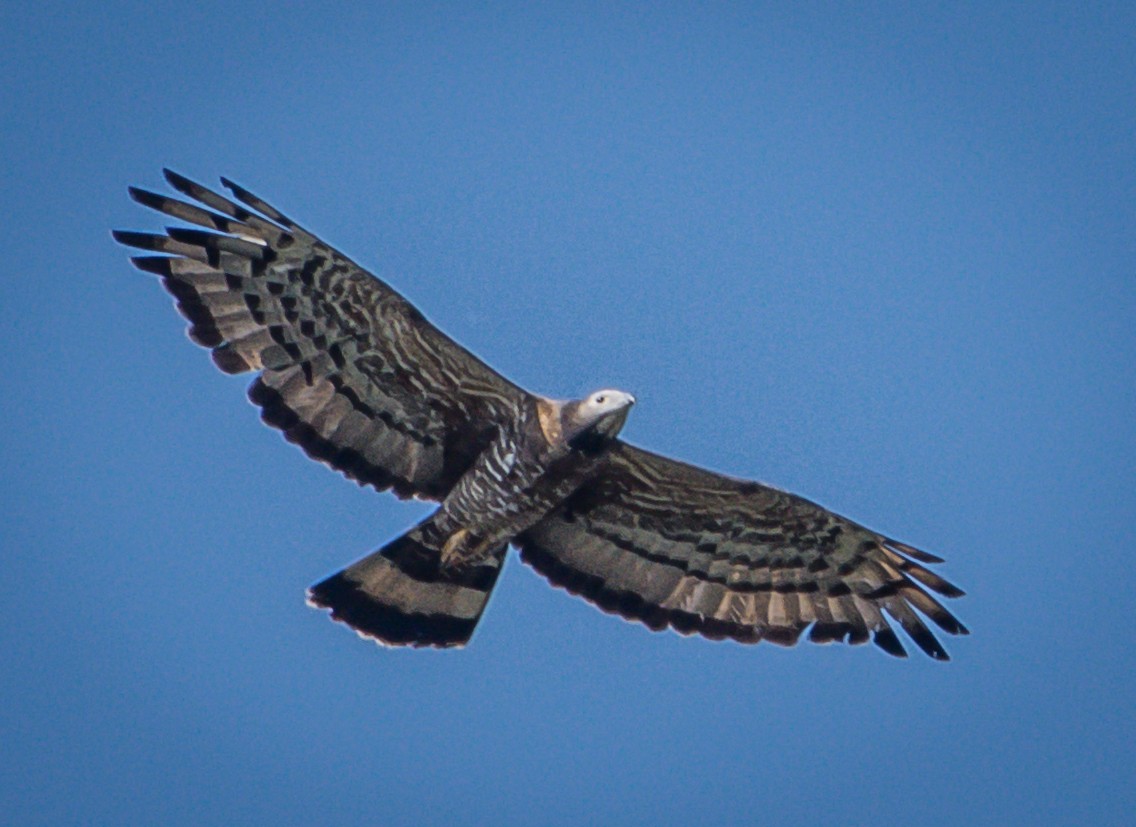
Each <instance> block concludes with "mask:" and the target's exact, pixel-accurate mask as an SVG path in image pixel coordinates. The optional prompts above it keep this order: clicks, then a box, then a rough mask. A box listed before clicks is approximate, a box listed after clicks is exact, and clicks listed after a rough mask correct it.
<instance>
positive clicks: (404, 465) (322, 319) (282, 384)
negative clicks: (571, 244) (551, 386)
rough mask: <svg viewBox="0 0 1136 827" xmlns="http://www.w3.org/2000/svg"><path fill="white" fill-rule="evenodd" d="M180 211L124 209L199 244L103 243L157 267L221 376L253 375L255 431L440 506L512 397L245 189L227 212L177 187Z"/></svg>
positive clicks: (158, 199) (145, 196)
mask: <svg viewBox="0 0 1136 827" xmlns="http://www.w3.org/2000/svg"><path fill="white" fill-rule="evenodd" d="M166 180H167V181H169V183H170V185H171V186H173V187H174V189H176V190H178V191H179V192H181V193H183V194H184V195H187V196H189V198H190V199H192V201H194V202H196V203H190V202H186V201H181V200H178V199H176V198H170V197H167V196H165V195H159V194H157V193H152V192H147V191H145V190H140V189H134V188H131V190H130V193H131V195H132V196H133V197H134V199H135V200H136V201H138V202H139V203H141V204H144V205H145V206H148V207H152V208H153V209H155V210H158V211H159V212H162V213H165V214H166V215H169V216H172V217H174V218H178V219H181V220H182V221H186V222H188V223H190V224H196V225H198V226H199V227H204V228H206V229H205V230H199V229H187V228H179V227H170V228H167V231H166V233H165V234H151V233H136V232H116V233H115V234H114V236H115V238H116V239H117V240H118V241H120V242H122V243H123V244H127V245H130V246H132V247H139V248H141V249H143V250H147V251H150V252H153V253H158V254H159V255H146V256H138V257H136V258H134V259H133V261H134V263H135V265H137V266H138V267H139V268H141V269H142V270H146V271H148V272H151V273H154V274H156V275H158V276H160V277H161V279H162V283H163V284H164V285H165V287H166V289H167V290H168V291H169V292H170V293H171V294H173V296H174V298H175V299H177V307H178V310H179V311H180V312H181V314H182V315H183V316H185V317H186V318H187V319H188V320H189V322H190V327H189V336H190V338H191V339H193V341H195V342H197V343H198V344H200V345H202V346H204V347H208V348H211V349H212V351H213V361H214V362H216V363H217V366H218V367H219V368H221V370H223V371H225V372H226V373H243V372H246V371H256V372H258V373H259V377H258V378H257V380H256V381H255V382H254V383H253V384H252V386H251V387H250V388H249V396H250V398H251V399H252V401H253V402H255V403H256V404H257V405H259V406H261V408H262V409H263V411H262V417H263V418H264V420H265V422H267V423H268V424H270V425H272V426H274V427H277V428H279V429H280V430H282V431H283V432H284V435H285V436H286V437H287V438H288V439H289V440H290V441H292V442H295V443H297V444H298V445H300V447H302V448H303V449H304V451H305V452H306V453H307V454H308V455H309V456H311V457H312V458H314V459H317V460H320V461H321V462H324V463H326V464H327V465H330V466H331V467H332V468H335V469H336V470H338V471H341V472H343V473H344V474H346V475H347V476H348V477H350V478H352V479H354V480H357V481H359V482H360V483H361V484H370V485H373V486H374V487H375V488H377V489H380V490H382V489H386V488H393V489H394V491H395V493H397V494H399V495H400V496H404V497H405V496H411V495H414V496H419V497H424V498H430V499H441V498H443V497H444V496H445V494H446V492H447V491H449V489H450V488H451V487H452V486H453V484H454V483H455V482H456V481H457V479H458V478H459V477H460V476H461V475H462V473H464V472H465V470H466V469H467V468H468V467H469V466H470V464H472V462H473V460H474V458H475V457H476V456H477V455H478V454H479V453H481V451H482V450H483V449H484V448H485V446H486V445H487V444H488V443H489V442H490V441H491V440H492V437H493V434H494V432H495V429H496V428H497V426H498V424H499V423H501V422H504V421H507V420H509V419H511V418H512V417H513V416H514V415H515V412H516V410H517V408H518V406H520V405H521V404H523V402H524V400H525V399H526V394H525V392H524V391H523V390H522V389H520V388H519V387H517V386H516V385H514V384H513V383H511V382H509V381H508V380H506V379H505V378H503V377H502V376H500V375H499V374H498V373H497V372H496V371H494V370H492V369H491V368H489V367H488V366H487V365H485V364H484V363H483V362H481V361H480V360H479V359H477V358H476V357H475V356H474V355H473V354H471V353H470V352H469V351H467V350H465V349H464V348H462V347H461V346H460V345H458V344H457V343H455V342H454V341H452V340H451V339H449V338H448V337H447V336H446V335H444V334H443V333H442V332H441V331H439V330H438V329H437V328H436V327H434V326H433V325H432V324H430V322H428V321H427V320H426V319H425V318H424V317H423V316H422V314H421V313H420V312H418V310H417V309H416V308H415V307H414V306H413V305H411V304H410V303H409V302H408V301H406V299H404V298H403V297H402V296H400V295H399V294H398V293H396V292H395V291H394V290H392V289H391V288H390V287H389V286H387V285H386V284H384V283H383V282H382V281H380V280H379V279H377V278H375V276H373V275H371V274H370V273H368V272H367V271H366V270H364V269H363V268H361V267H360V266H359V265H357V264H355V262H353V261H351V260H350V259H349V258H347V257H346V256H344V255H343V254H342V253H340V252H339V251H338V250H335V249H334V248H332V247H331V246H329V245H328V244H326V243H324V242H323V241H321V240H320V239H319V238H317V237H316V236H314V235H312V234H311V233H310V232H308V231H307V230H305V229H304V228H303V227H300V226H299V225H298V224H296V223H295V222H294V221H292V220H291V219H289V218H288V217H286V216H284V215H283V214H281V213H280V212H279V211H278V210H276V209H275V208H273V207H271V206H269V205H268V204H266V203H265V202H264V201H262V200H260V199H259V198H257V197H256V196H254V195H252V194H251V193H250V192H248V191H247V190H245V189H242V188H241V187H238V186H236V185H235V184H232V183H231V182H229V181H226V180H225V179H222V181H223V182H224V184H225V185H226V186H227V187H228V188H229V189H230V190H231V191H232V193H233V196H234V197H235V198H236V201H239V202H240V203H236V202H235V201H233V200H230V199H229V198H226V197H224V196H222V195H219V194H217V193H215V192H213V191H212V190H209V189H206V188H205V187H203V186H201V185H200V184H196V183H194V182H193V181H190V180H188V179H186V178H184V177H182V176H180V175H177V174H176V173H173V172H170V171H168V170H167V171H166Z"/></svg>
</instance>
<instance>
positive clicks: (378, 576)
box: [114, 171, 966, 660]
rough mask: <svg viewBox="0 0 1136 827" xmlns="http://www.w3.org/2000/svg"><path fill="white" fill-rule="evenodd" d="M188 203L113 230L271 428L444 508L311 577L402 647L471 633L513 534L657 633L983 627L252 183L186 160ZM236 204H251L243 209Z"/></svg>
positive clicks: (892, 637) (900, 562)
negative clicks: (421, 305) (626, 431)
mask: <svg viewBox="0 0 1136 827" xmlns="http://www.w3.org/2000/svg"><path fill="white" fill-rule="evenodd" d="M166 179H167V180H168V181H169V183H170V184H171V185H172V186H173V187H174V189H176V190H178V191H179V192H181V193H182V194H184V195H186V196H188V197H189V198H190V199H192V200H193V201H195V202H197V203H189V202H185V201H180V200H177V199H174V198H169V197H166V196H163V195H158V194H155V193H151V192H147V191H144V190H138V189H133V188H132V189H131V190H130V192H131V195H132V196H133V197H134V199H135V200H137V201H138V202H140V203H142V204H144V205H146V206H148V207H151V208H153V209H155V210H157V211H159V212H162V213H165V214H166V215H169V216H172V217H174V218H178V219H181V220H183V221H186V222H188V223H190V224H194V225H197V226H198V227H203V228H205V229H204V230H201V229H184V228H169V229H168V230H167V232H166V234H164V235H154V234H148V233H136V232H116V233H115V234H114V235H115V238H116V239H117V240H118V241H120V242H122V243H123V244H127V245H130V246H132V247H137V248H141V249H143V250H147V251H150V252H151V253H156V254H157V255H145V256H139V257H136V258H134V259H133V261H134V263H135V264H136V265H137V266H138V267H139V268H141V269H143V270H146V271H148V272H151V273H154V274H156V275H158V276H160V277H161V279H162V283H163V285H164V286H165V287H166V289H167V290H168V291H169V292H170V293H171V294H172V295H173V296H174V297H175V298H176V299H177V307H178V310H179V311H180V312H181V314H182V315H183V316H185V317H186V319H188V320H189V323H190V327H189V335H190V338H191V339H193V341H195V342H197V343H198V344H200V345H202V346H204V347H207V348H210V349H211V350H212V352H213V359H214V361H215V362H216V364H217V366H218V367H219V368H221V370H223V371H225V372H226V373H242V372H248V371H254V372H257V373H258V374H259V375H258V377H257V378H256V380H255V381H254V382H253V384H252V386H251V387H250V389H249V396H250V398H251V399H252V401H253V402H255V403H256V404H257V405H259V406H260V407H261V409H262V417H263V419H264V421H265V422H267V423H268V424H269V425H272V426H274V427H276V428H279V429H280V430H281V431H283V432H284V435H285V437H286V438H287V439H288V440H289V441H291V442H294V443H296V444H297V445H299V446H300V447H301V448H302V449H303V450H304V451H305V452H306V453H307V454H308V455H309V456H311V457H312V458H313V459H317V460H319V461H321V462H323V463H325V464H326V465H329V466H330V467H332V468H334V469H336V470H338V471H341V472H342V473H344V474H345V475H347V476H348V477H349V478H351V479H354V480H356V481H357V482H359V483H360V484H366V485H371V486H373V487H374V488H376V489H377V490H385V489H392V490H393V491H394V492H395V493H396V494H398V495H399V496H401V497H408V496H414V497H419V498H422V499H429V500H436V501H439V502H440V503H441V505H440V506H439V508H438V510H437V511H436V512H435V513H434V514H432V515H431V516H430V517H429V518H427V519H426V520H424V521H423V522H422V523H420V524H419V525H417V526H415V527H414V528H413V529H411V530H410V531H409V532H407V533H406V534H405V535H403V536H402V537H399V538H397V539H395V540H394V541H392V542H390V543H388V544H387V545H386V546H384V547H383V548H381V549H379V550H378V551H376V552H374V553H372V554H370V555H368V556H367V557H364V558H363V559H361V560H359V561H358V562H356V563H354V564H353V565H351V566H349V567H347V568H346V569H344V570H343V571H341V572H339V573H337V574H335V575H333V576H332V577H329V578H328V579H326V580H324V581H323V582H321V583H318V584H316V585H315V586H313V587H312V588H311V589H310V590H309V601H310V602H311V603H312V604H313V605H315V606H319V607H324V608H328V609H330V610H331V614H332V617H333V618H335V619H337V620H341V621H343V622H345V623H347V624H348V625H350V626H352V627H353V628H355V629H356V630H357V631H359V632H360V633H361V634H363V635H366V636H368V637H372V638H374V639H376V640H378V641H380V642H383V643H387V644H392V645H413V646H460V645H462V644H464V643H465V642H466V641H467V640H468V639H469V637H470V635H471V634H472V633H473V630H474V628H475V627H476V625H477V622H478V620H479V619H480V617H481V614H482V611H483V610H484V608H485V604H486V601H487V600H488V597H489V594H490V592H491V591H492V589H493V587H494V585H495V584H496V581H497V576H498V575H499V573H500V570H501V566H502V564H503V562H504V559H505V555H506V552H507V550H508V546H509V545H510V544H512V545H515V546H517V547H518V548H520V550H521V559H522V560H524V561H525V562H527V563H529V564H531V565H532V566H533V567H534V568H536V569H537V570H538V571H539V572H541V573H542V574H543V575H545V576H546V577H547V578H548V579H549V580H550V581H552V582H553V583H554V584H556V585H559V586H563V587H564V588H566V589H568V590H569V591H571V592H573V593H576V594H579V595H581V596H583V597H585V598H587V599H588V600H590V601H592V602H593V603H595V604H597V605H598V606H600V607H601V608H603V609H604V610H606V611H610V612H615V613H617V614H620V615H622V616H623V617H625V618H628V619H631V620H637V621H641V622H642V623H644V624H646V625H647V626H649V627H650V628H652V629H663V628H667V627H671V628H674V629H676V630H678V631H679V632H682V633H687V634H689V633H694V632H697V633H699V634H702V635H705V636H706V637H710V638H732V639H734V640H738V641H742V642H747V643H756V642H758V641H761V640H769V641H772V642H774V643H779V644H783V645H792V644H793V643H795V642H796V641H797V640H798V638H799V637H800V636H801V634H802V633H803V632H805V630H808V637H809V638H810V639H811V640H814V641H817V642H829V641H837V640H842V641H847V642H849V643H863V642H865V641H867V640H869V639H871V640H873V641H874V642H875V643H876V644H877V645H878V646H879V647H880V648H882V649H883V650H884V651H886V652H888V653H890V654H892V655H897V656H903V655H904V654H905V652H904V649H903V646H902V644H901V643H900V640H899V638H898V636H897V635H896V634H895V632H894V631H893V630H892V628H891V625H890V623H889V620H888V618H889V617H890V618H891V619H892V620H894V621H895V622H897V623H898V624H899V625H900V627H901V628H902V629H903V630H904V631H905V632H906V633H907V635H908V636H909V637H910V638H911V639H912V640H913V641H914V642H915V644H916V645H917V646H918V647H919V648H921V649H922V650H923V651H924V652H926V653H927V654H929V655H931V656H932V657H934V658H937V659H940V660H946V659H947V653H946V651H945V650H944V649H943V647H942V646H941V644H940V643H939V641H938V640H937V639H936V638H935V636H934V635H933V634H932V633H931V632H930V630H929V629H928V628H927V627H926V625H925V624H924V623H923V621H922V620H921V619H920V615H923V616H925V617H927V618H930V619H931V620H932V621H933V622H934V623H935V624H936V625H937V626H939V628H941V629H943V630H944V631H946V632H948V633H950V634H966V629H965V627H963V625H962V624H961V623H959V621H958V620H957V619H955V617H954V616H953V615H952V614H951V613H950V612H949V611H947V610H946V609H945V608H944V607H943V606H942V605H941V604H940V603H939V602H938V601H937V600H936V599H935V598H934V597H932V596H931V592H938V593H939V594H942V595H946V596H948V597H957V596H959V595H961V594H962V592H961V591H960V590H959V589H957V588H956V587H955V586H953V585H951V584H950V583H948V582H947V581H945V580H943V579H942V578H941V577H939V576H938V575H936V574H934V573H933V572H931V571H930V569H928V568H927V566H926V565H924V564H931V563H938V562H941V561H940V560H939V559H938V558H937V557H934V556H932V555H930V554H927V553H925V552H921V551H918V550H917V549H914V548H912V547H910V546H908V545H905V544H903V543H900V542H897V541H895V540H892V539H890V538H888V537H885V536H883V535H880V534H877V533H875V532H873V531H870V530H869V529H866V528H864V527H863V526H860V525H857V524H856V523H853V522H852V521H850V520H847V519H845V518H843V517H840V516H838V515H836V514H834V513H832V512H830V511H828V510H826V509H824V508H822V507H820V506H818V505H816V504H814V503H811V502H809V501H808V500H805V499H802V498H800V497H797V496H794V495H792V494H788V493H786V492H783V491H779V490H777V489H774V488H771V487H768V486H765V485H761V484H759V483H755V482H746V481H743V480H736V479H732V478H729V477H725V476H722V475H719V474H714V473H711V472H709V471H705V470H703V469H700V468H696V467H694V466H690V465H686V464H684V463H680V462H676V461H674V460H670V459H666V458H664V457H660V456H657V455H655V454H652V453H648V452H646V451H643V450H640V449H638V448H635V447H632V446H630V445H628V444H627V443H624V442H622V441H620V440H619V439H618V438H617V434H618V432H619V430H620V428H621V427H622V426H623V423H624V421H625V419H626V417H627V413H628V411H629V409H630V407H631V405H632V404H633V403H634V399H633V398H632V397H630V396H629V395H628V394H625V393H622V392H620V391H599V392H597V393H595V394H592V395H591V396H589V397H587V398H586V399H583V400H577V401H573V402H557V401H554V400H550V399H545V398H543V397H539V396H536V395H533V394H530V393H528V392H526V391H524V390H522V389H521V388H519V387H517V386H516V385H514V384H512V383H511V382H509V381H508V380H506V379H504V378H503V377H502V376H500V375H499V374H498V373H496V372H495V371H493V370H492V369H491V368H489V367H488V366H486V365H485V364H484V363H482V362H481V361H480V360H478V359H477V358H476V357H474V356H473V355H472V354H471V353H469V352H468V351H466V350H465V349H463V348H462V347H460V346H459V345H457V344H456V343H454V342H453V341H452V340H450V339H449V338H448V337H446V336H445V335H444V334H442V333H441V332H440V331H439V330H438V329H437V328H435V327H434V326H433V325H431V324H430V323H429V322H428V321H426V319H425V318H424V317H423V316H422V314H421V313H419V312H418V311H417V310H416V309H415V308H414V307H413V306H411V305H410V304H409V303H408V302H407V301H406V300H405V299H403V298H402V297H401V296H400V295H399V294H398V293H396V292H394V291H393V290H392V289H391V288H390V287H388V286H387V285H386V284H384V283H383V282H381V281H380V280H378V279H377V278H375V277H374V276H373V275H371V274H370V273H368V272H366V271H365V270H363V269H362V268H360V267H359V266H358V265H357V264H355V263H354V262H352V261H351V260H350V259H348V258H346V257H345V256H344V255H343V254H342V253H339V252H338V251H337V250H334V249H333V248H331V247H329V246H328V245H327V244H325V243H324V242H322V241H320V240H319V239H318V238H317V237H315V236H314V235H312V234H311V233H309V232H308V231H306V230H304V229H303V228H302V227H300V226H299V225H297V224H296V223H295V222H293V221H291V220H290V219H289V218H287V217H286V216H284V215H282V214H281V213H280V212H278V211H277V210H275V209H274V208H273V207H271V206H269V205H268V204H266V203H264V202H263V201H261V200H260V199H259V198H257V197H256V196H254V195H252V194H251V193H249V192H248V191H246V190H244V189H242V188H240V187H238V186H236V185H235V184H232V183H231V182H229V181H226V180H225V179H222V181H223V183H224V184H225V186H226V187H228V188H229V189H230V191H231V192H232V193H233V196H234V197H235V199H236V201H233V200H230V199H229V198H226V197H224V196H221V195H219V194H217V193H215V192H213V191H211V190H209V189H206V188H205V187H202V186H200V185H199V184H196V183H194V182H192V181H189V180H188V179H186V178H183V177H182V176H180V175H177V174H175V173H172V172H169V171H167V172H166ZM238 202H239V203H238Z"/></svg>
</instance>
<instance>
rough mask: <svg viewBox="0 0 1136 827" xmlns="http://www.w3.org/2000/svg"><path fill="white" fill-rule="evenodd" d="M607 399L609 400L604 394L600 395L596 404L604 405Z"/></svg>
mask: <svg viewBox="0 0 1136 827" xmlns="http://www.w3.org/2000/svg"><path fill="white" fill-rule="evenodd" d="M605 399H607V397H606V396H604V395H603V394H600V395H599V396H597V397H596V404H597V405H602V404H603V403H604V400H605Z"/></svg>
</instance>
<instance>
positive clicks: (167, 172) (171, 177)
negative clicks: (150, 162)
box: [162, 167, 195, 191]
mask: <svg viewBox="0 0 1136 827" xmlns="http://www.w3.org/2000/svg"><path fill="white" fill-rule="evenodd" d="M162 176H163V177H164V178H165V179H166V181H168V182H169V184H170V186H171V187H173V188H174V189H176V190H183V191H184V190H185V188H186V187H193V186H195V184H194V183H193V181H191V180H189V179H188V178H186V177H185V176H184V175H181V174H179V173H177V172H174V171H173V170H172V169H170V168H169V167H162Z"/></svg>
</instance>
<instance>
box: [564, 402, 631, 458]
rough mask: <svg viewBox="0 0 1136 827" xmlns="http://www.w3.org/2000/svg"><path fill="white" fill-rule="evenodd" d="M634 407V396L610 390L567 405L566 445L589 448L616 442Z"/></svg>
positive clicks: (565, 422) (565, 420)
mask: <svg viewBox="0 0 1136 827" xmlns="http://www.w3.org/2000/svg"><path fill="white" fill-rule="evenodd" d="M634 404H635V397H634V396H632V395H631V394H629V393H626V392H624V391H617V390H612V389H610V388H609V389H605V390H602V391H596V392H595V393H592V394H589V395H588V396H586V397H584V398H583V399H577V400H575V401H573V402H568V403H565V405H564V406H563V408H561V414H560V427H561V429H562V433H563V435H564V439H565V441H566V442H568V443H569V444H570V445H572V446H573V447H588V446H591V445H594V444H595V443H596V442H597V441H601V442H602V441H604V440H608V439H614V438H615V436H616V435H617V434H618V433H619V431H620V429H621V428H622V427H623V423H624V422H626V421H627V414H628V412H629V411H630V410H631V406H632V405H634Z"/></svg>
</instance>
